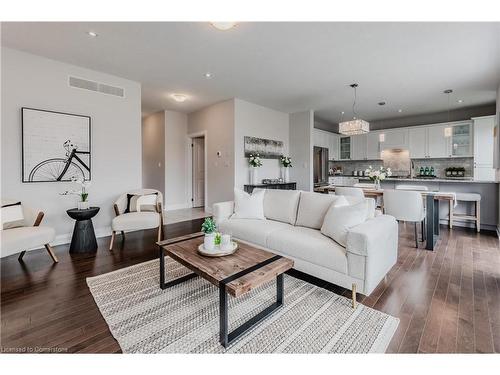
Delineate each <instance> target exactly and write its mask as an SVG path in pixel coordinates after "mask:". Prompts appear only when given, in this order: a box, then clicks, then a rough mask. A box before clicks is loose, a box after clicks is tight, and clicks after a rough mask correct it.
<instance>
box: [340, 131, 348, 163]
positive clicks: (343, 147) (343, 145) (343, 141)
mask: <svg viewBox="0 0 500 375" xmlns="http://www.w3.org/2000/svg"><path fill="white" fill-rule="evenodd" d="M349 159H351V137H340V160H349Z"/></svg>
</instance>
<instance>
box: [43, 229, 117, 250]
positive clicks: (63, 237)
mask: <svg viewBox="0 0 500 375" xmlns="http://www.w3.org/2000/svg"><path fill="white" fill-rule="evenodd" d="M94 231H95V236H96V238H101V237H107V236H111V227H110V226H107V227H101V228H96V229H94ZM72 235H73V232H70V233H64V234H58V235H57V236H56V238H55V239H54V241H52V242H51V243H50V244H51V245H52V246H57V245H66V244H69V243H71V237H72Z"/></svg>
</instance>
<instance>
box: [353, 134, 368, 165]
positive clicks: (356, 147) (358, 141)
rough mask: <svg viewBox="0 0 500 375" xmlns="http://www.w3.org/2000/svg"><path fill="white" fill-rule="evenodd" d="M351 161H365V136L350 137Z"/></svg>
mask: <svg viewBox="0 0 500 375" xmlns="http://www.w3.org/2000/svg"><path fill="white" fill-rule="evenodd" d="M351 159H352V160H366V134H360V135H353V136H351Z"/></svg>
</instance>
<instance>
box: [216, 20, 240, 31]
mask: <svg viewBox="0 0 500 375" xmlns="http://www.w3.org/2000/svg"><path fill="white" fill-rule="evenodd" d="M210 24H211V25H212V26H213V27H215V28H216V29H217V30H222V31H226V30H230V29H232V28H233V27H235V26H236V25H237V24H238V23H237V22H210Z"/></svg>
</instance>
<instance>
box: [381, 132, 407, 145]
mask: <svg viewBox="0 0 500 375" xmlns="http://www.w3.org/2000/svg"><path fill="white" fill-rule="evenodd" d="M382 134H384V142H382V145H381V146H382V149H383V150H389V149H408V129H406V128H402V129H388V130H384V131H383V132H382Z"/></svg>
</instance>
